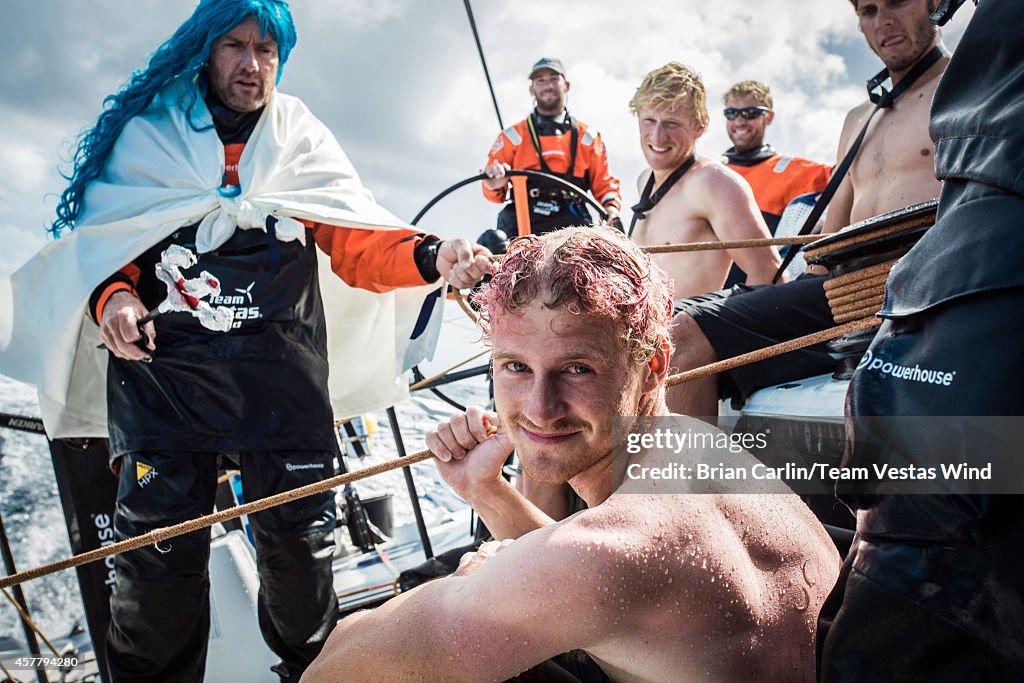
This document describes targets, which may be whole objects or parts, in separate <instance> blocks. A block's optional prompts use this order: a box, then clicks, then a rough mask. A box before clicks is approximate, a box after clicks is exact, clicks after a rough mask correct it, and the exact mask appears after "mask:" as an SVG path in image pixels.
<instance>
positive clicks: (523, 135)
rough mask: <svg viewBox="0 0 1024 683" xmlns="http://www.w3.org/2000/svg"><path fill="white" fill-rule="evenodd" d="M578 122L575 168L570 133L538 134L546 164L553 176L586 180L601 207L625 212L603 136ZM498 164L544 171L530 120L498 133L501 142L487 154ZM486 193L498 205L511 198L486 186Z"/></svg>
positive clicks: (489, 162)
mask: <svg viewBox="0 0 1024 683" xmlns="http://www.w3.org/2000/svg"><path fill="white" fill-rule="evenodd" d="M576 123H577V125H578V126H579V143H578V145H577V150H576V163H575V164H574V166H573V168H572V169H569V160H570V159H571V158H572V149H571V148H570V147H571V144H572V135H571V134H570V133H568V132H566V133H562V134H559V135H538V140H539V141H540V148H541V152H542V153H543V154H544V161H545V163H547V165H548V168H550V169H551V171H552V172H553V173H558V174H565V173H568V174H569V175H572V176H573V177H575V178H586V179H587V181H589V187H584V188H583V189H584V190H587V189H589V190H590V192H591V194H593V195H594V198H595V199H597V201H598V202H599V203H600V204H602V205H604V206H614V207H615V208H616V209H621V208H622V197H621V195H620V183H619V179H618V178H616V177H615V176H613V175H612V174H611V172H610V171H609V170H608V154H607V152H606V150H605V146H604V142H603V141H602V140H601V134H600V133H598V132H597V131H595V130H592V129H591V128H590V127H589V126H587V124H585V123H583V122H582V121H579V120H576ZM495 162H497V163H503V164H508V165H509V166H511V167H512V168H513V169H517V170H526V171H539V170H542V169H541V164H540V160H539V159H538V157H537V150H536V149H535V148H534V146H533V140H532V139H531V136H530V129H529V123H528V119H523V120H522V121H520V122H519V123H517V124H515V125H514V126H511V127H509V128H506V129H505V130H503V131H502V132H501V133H499V134H498V139H497V140H496V141H495V142H494V146H493V147H491V151H490V153H489V154H488V155H487V165H488V166H490V165H491V164H493V163H495ZM481 185H482V184H481ZM483 192H484V196H485V197H487V199H489V200H490V201H492V202H495V203H498V204H501V203H503V202H504V201H505V199H506V198H507V197H506V191H505V190H489V189H488V188H487V187H486V186H483Z"/></svg>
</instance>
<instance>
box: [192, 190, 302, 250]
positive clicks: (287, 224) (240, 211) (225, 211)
mask: <svg viewBox="0 0 1024 683" xmlns="http://www.w3.org/2000/svg"><path fill="white" fill-rule="evenodd" d="M216 197H217V202H218V204H219V206H218V207H217V208H216V209H214V210H213V211H211V212H210V213H208V214H206V216H205V217H204V218H203V220H202V222H200V223H199V228H198V230H196V250H197V251H198V252H199V253H200V254H205V253H207V252H210V251H213V250H214V249H217V248H218V247H220V246H221V245H222V244H224V243H225V242H227V241H228V240H229V239H231V236H232V235H234V234H235V230H236V229H237V228H241V229H242V230H264V231H265V230H266V229H267V217H268V216H274V217H275V218H276V219H277V224H276V225H275V227H274V230H275V234H276V235H277V239H278V241H280V242H291V241H292V240H299V242H300V243H302V244H305V243H306V226H305V225H303V224H302V223H301V222H299V221H297V220H295V219H294V218H292V217H290V216H280V215H277V214H275V213H274V212H273V211H267V210H265V209H262V208H260V207H258V206H255V205H254V204H252V203H251V202H249V201H248V200H246V199H242V198H240V197H225V196H223V195H220V194H218V195H216Z"/></svg>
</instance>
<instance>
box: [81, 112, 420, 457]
mask: <svg viewBox="0 0 1024 683" xmlns="http://www.w3.org/2000/svg"><path fill="white" fill-rule="evenodd" d="M207 103H208V104H210V105H211V107H210V108H211V113H213V119H214V123H215V125H216V128H217V134H218V136H219V137H220V139H221V141H222V142H223V144H224V146H225V160H226V169H225V174H224V184H225V185H237V184H238V175H237V163H238V159H239V157H240V156H241V153H242V149H243V147H244V144H245V142H247V141H248V138H249V134H250V133H251V132H252V129H253V127H255V124H256V121H257V119H258V117H259V114H260V112H259V111H257V112H249V113H245V114H239V113H233V112H230V111H227V110H226V108H224V107H222V106H221V107H218V106H217V103H216V102H210V100H209V99H208V100H207ZM236 128H237V130H236ZM267 228H268V229H267V232H263V231H262V230H236V231H235V233H234V234H233V235H232V236H231V237H230V238H229V239H228V240H227V241H226V242H225V243H224V244H223V245H221V246H219V247H218V248H217V249H215V250H213V251H211V252H208V253H203V254H199V255H198V258H199V262H198V264H197V265H196V266H194V267H193V268H192V269H190V273H195V272H197V271H200V270H204V271H206V272H208V273H209V274H210V276H211V277H213V278H215V279H216V280H217V281H218V283H219V285H220V294H219V295H217V296H211V297H210V300H209V301H208V303H210V304H211V305H213V306H217V307H219V308H221V309H229V310H230V311H231V315H232V325H231V328H230V329H229V330H227V331H226V332H220V331H213V330H210V329H207V328H205V327H204V326H203V325H202V323H201V322H200V321H198V320H196V319H195V318H194V317H193V316H192V315H190V314H189V313H187V312H177V313H176V312H170V313H167V314H165V315H162V316H160V317H159V318H157V319H156V320H155V321H154V324H155V326H156V329H157V339H158V341H157V349H156V351H155V352H154V353H153V362H152V363H137V362H131V361H127V360H123V359H121V358H117V357H116V356H111V357H110V358H109V361H108V364H107V415H108V425H107V426H108V432H109V437H110V439H109V449H110V453H111V456H117V455H121V454H124V453H130V452H145V451H148V450H175V451H183V452H211V451H216V452H248V451H283V450H289V451H291V450H314V451H324V452H334V451H336V449H337V439H336V435H335V434H334V429H333V411H332V409H331V401H330V396H329V394H328V388H327V377H328V358H327V355H328V351H327V347H328V344H327V317H326V314H325V311H324V305H323V299H322V297H321V294H320V285H319V278H318V270H319V265H318V259H317V250H318V249H319V250H320V251H323V252H325V253H327V254H328V255H329V256H330V261H331V269H332V270H333V271H334V272H335V273H336V274H337V275H339V276H340V277H341V278H342V279H343V280H344V281H345V282H346V283H348V284H349V285H351V286H354V287H359V288H362V289H366V290H370V291H373V292H385V291H388V290H390V289H394V288H396V287H402V286H408V285H422V284H425V283H427V282H430V281H433V280H436V279H437V277H438V274H437V270H436V268H435V266H434V261H435V260H436V252H437V245H438V244H439V243H440V242H439V240H438V239H437V238H436V237H431V236H428V235H423V234H420V233H416V232H413V231H411V230H355V229H347V228H336V227H333V226H329V225H322V224H318V223H307V224H306V237H307V239H306V241H305V244H303V243H302V242H300V241H299V240H291V241H288V242H280V241H278V240H277V239H276V237H275V235H274V234H273V223H270V222H268V225H267ZM195 235H196V226H194V225H193V226H182V227H180V228H178V229H177V230H176V231H175V232H174V233H172V234H171V235H169V236H168V237H167V238H165V239H163V240H161V241H160V243H158V244H156V245H154V246H153V247H151V248H150V249H147V250H146V251H145V252H143V253H142V254H139V255H138V256H137V257H136V258H135V259H134V262H133V263H132V264H129V265H128V266H126V267H125V268H123V269H122V270H121V271H120V272H118V273H116V274H115V275H113V276H112V277H111V278H109V279H108V281H107V282H105V283H103V284H101V285H100V286H99V287H97V289H96V290H95V292H94V294H93V299H92V301H91V306H90V309H91V312H92V314H93V315H95V316H96V318H97V319H99V320H102V314H103V304H105V303H106V302H107V300H108V299H109V297H110V295H111V293H112V292H115V291H117V290H119V289H128V290H131V291H133V292H134V293H135V294H136V296H138V297H139V299H140V300H141V301H142V303H143V305H144V306H146V308H148V309H149V310H153V309H154V308H155V307H157V306H158V305H159V304H160V302H161V301H163V300H164V299H165V298H166V296H167V287H166V286H165V285H164V284H163V283H162V282H160V281H159V280H158V279H157V277H156V275H155V270H154V266H155V264H156V263H158V262H159V261H160V258H161V253H162V250H163V249H165V248H166V247H167V246H169V245H171V244H176V245H179V246H183V247H185V248H190V249H191V248H194V244H195ZM431 303H432V302H429V301H428V302H425V304H424V306H425V307H426V306H429V305H430V304H431ZM421 313H422V311H421ZM364 324H366V323H365V321H360V320H347V319H343V320H337V319H335V320H334V321H333V322H332V325H334V327H333V329H332V333H334V334H351V335H360V334H362V330H361V327H362V326H363V325H364ZM381 352H383V353H391V352H392V350H389V349H382V350H381ZM382 379H383V378H382Z"/></svg>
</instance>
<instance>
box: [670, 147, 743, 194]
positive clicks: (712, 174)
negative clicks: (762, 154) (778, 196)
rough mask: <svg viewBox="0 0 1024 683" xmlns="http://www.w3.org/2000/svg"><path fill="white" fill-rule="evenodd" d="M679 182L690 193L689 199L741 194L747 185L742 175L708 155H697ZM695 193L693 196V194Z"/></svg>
mask: <svg viewBox="0 0 1024 683" xmlns="http://www.w3.org/2000/svg"><path fill="white" fill-rule="evenodd" d="M684 181H685V182H684V183H680V185H682V188H683V190H684V191H686V192H687V193H688V194H689V195H691V196H690V197H689V198H690V199H694V198H696V199H700V198H701V197H703V198H708V197H709V195H710V196H714V197H716V198H717V197H719V196H721V195H723V194H724V195H727V196H733V195H736V194H737V193H739V194H742V192H743V188H745V187H749V185H748V184H747V181H746V180H744V179H743V177H742V176H741V175H740V174H739V173H737V172H736V171H734V170H732V169H731V168H729V167H728V166H726V165H725V164H723V163H721V162H720V161H718V160H716V159H710V158H708V157H697V161H696V162H695V163H694V164H693V168H691V169H690V171H689V172H688V173H687V174H686V176H684ZM694 195H695V196H694Z"/></svg>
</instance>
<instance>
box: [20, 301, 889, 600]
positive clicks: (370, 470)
mask: <svg viewBox="0 0 1024 683" xmlns="http://www.w3.org/2000/svg"><path fill="white" fill-rule="evenodd" d="M456 299H460V297H459V294H458V292H456ZM879 324H881V321H879V320H876V319H874V318H865V319H862V320H856V321H853V322H850V323H847V324H845V325H840V326H838V327H833V328H830V329H827V330H822V331H820V332H815V333H813V334H808V335H805V336H803V337H797V338H796V339H792V340H790V341H787V342H782V343H781V344H775V345H773V346H769V347H766V348H763V349H758V350H756V351H751V352H750V353H745V354H742V355H740V356H736V357H734V358H728V359H726V360H722V361H718V362H717V363H711V364H710V365H705V366H702V367H699V368H694V369H693V370H688V371H686V372H681V373H678V374H675V375H672V376H671V377H669V378H668V379H667V380H666V381H665V386H666V387H671V386H675V385H676V384H682V383H683V382H691V381H694V380H697V379H702V378H704V377H709V376H710V375H714V374H717V373H720V372H725V371H726V370H731V369H733V368H735V367H739V366H740V365H746V364H748V363H756V362H758V361H761V360H765V359H766V358H772V357H774V356H778V355H781V354H783V353H787V352H789V351H795V350H797V349H802V348H804V347H807V346H813V345H814V344H819V343H821V342H824V341H828V340H830V339H835V338H837V337H841V336H843V335H845V334H849V333H850V332H856V331H858V330H864V329H868V328H870V327H875V326H877V325H879ZM431 456H433V453H431V452H430V451H429V450H424V451H420V452H418V453H413V454H412V455H407V456H405V457H401V458H394V459H392V460H388V461H386V462H382V463H378V464H376V465H371V466H370V467H365V468H363V469H361V470H356V471H355V472H349V473H346V474H339V475H336V476H334V477H331V478H329V479H324V480H323V481H319V482H315V483H312V484H307V485H306V486H301V487H299V488H297V489H292V490H291V491H284V492H282V493H278V494H275V495H273V496H268V497H266V498H260V499H259V500H254V501H251V502H248V503H244V504H242V505H236V506H234V507H231V508H228V509H226V510H218V511H217V512H214V513H212V514H209V515H205V516H203V517H199V518H197V519H191V520H187V521H185V522H181V523H179V524H174V525H172V526H169V527H163V528H160V529H154V530H153V531H150V532H149V533H146V534H142V535H139V536H134V537H132V538H127V539H125V540H123V541H119V542H117V543H114V544H112V545H108V546H104V547H101V548H96V549H95V550H90V551H88V552H84V553H80V554H78V555H73V556H71V557H68V558H65V559H63V560H58V561H56V562H51V563H49V564H45V565H42V566H39V567H36V568H34V569H28V570H26V571H22V572H18V573H16V574H11V575H10V576H5V577H3V578H0V588H7V587H9V586H14V585H18V584H22V583H25V582H26V581H31V580H33V579H37V578H39V577H41V576H46V575H48V574H53V573H54V572H58V571H61V570H64V569H70V568H72V567H78V566H81V565H83V564H88V563H89V562H95V561H96V560H101V559H103V558H105V557H109V556H111V555H119V554H121V553H124V552H128V551H129V550H136V549H138V548H141V547H143V546H147V545H155V544H158V543H160V542H161V541H166V540H168V539H171V538H175V537H176V536H181V535H183V534H187V533H191V532H193V531H198V530H200V529H205V528H207V527H210V526H213V525H214V524H217V523H218V522H226V521H228V520H231V519H236V518H238V517H241V516H242V515H250V514H253V513H256V512H259V511H261V510H266V509H268V508H271V507H275V506H277V505H283V504H285V503H289V502H291V501H293V500H298V499H299V498H305V497H306V496H312V495H315V494H317V493H323V492H325V491H329V490H331V489H334V488H337V487H339V486H344V485H345V484H351V483H352V482H356V481H359V480H361V479H366V478H367V477H373V476H376V475H378V474H382V473H384V472H390V471H391V470H396V469H398V468H400V467H406V466H407V465H413V464H416V463H418V462H423V461H424V460H427V459H428V458H430V457H431Z"/></svg>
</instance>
